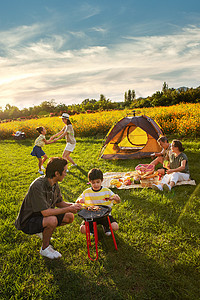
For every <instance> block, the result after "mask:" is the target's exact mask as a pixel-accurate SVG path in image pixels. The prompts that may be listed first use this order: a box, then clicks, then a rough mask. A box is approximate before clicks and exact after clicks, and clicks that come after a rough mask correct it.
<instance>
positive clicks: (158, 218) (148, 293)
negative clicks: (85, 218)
mask: <svg viewBox="0 0 200 300" xmlns="http://www.w3.org/2000/svg"><path fill="white" fill-rule="evenodd" d="M183 144H184V146H185V148H186V150H185V153H186V154H187V155H188V158H189V166H190V171H191V174H192V178H193V179H195V180H196V182H197V186H179V187H175V188H174V189H173V190H172V192H171V193H157V192H155V191H153V190H151V189H131V190H114V191H115V192H117V193H118V194H119V195H120V197H121V199H122V202H121V204H119V205H116V206H114V208H113V212H112V214H113V216H114V217H115V218H116V219H117V220H118V222H119V225H120V230H119V231H118V232H117V233H116V234H115V237H116V241H117V245H118V251H116V250H115V248H114V245H113V242H112V238H109V237H105V235H104V234H103V232H102V230H101V228H99V244H98V249H99V259H98V260H97V261H96V262H92V261H90V260H89V259H88V257H87V248H86V239H85V236H84V235H81V234H80V233H79V226H80V223H81V221H82V220H81V219H80V218H79V217H78V216H76V217H75V221H74V222H73V224H70V225H68V226H65V227H60V228H58V229H57V230H56V231H55V233H54V235H53V237H54V240H53V241H52V244H53V246H54V247H55V249H56V250H58V251H60V252H61V253H62V258H61V259H59V260H48V259H46V258H44V257H41V256H40V254H39V249H40V246H41V241H40V240H39V239H38V238H37V237H36V236H28V235H25V234H23V233H22V232H20V231H17V230H16V229H15V227H14V221H15V218H16V216H17V214H18V211H19V209H20V206H21V203H22V200H23V198H24V195H25V193H26V192H27V189H28V187H29V185H30V183H31V182H32V181H33V180H34V179H35V178H37V177H38V175H39V174H38V173H37V170H38V167H37V160H36V159H35V158H34V157H32V156H31V155H30V152H31V150H32V146H33V141H31V140H25V141H20V142H16V141H13V140H5V141H1V143H0V157H1V161H0V169H1V173H0V193H1V198H0V286H1V289H0V299H59V300H62V299H63V300H64V299H65V300H66V299H67V300H68V299H116V300H117V299H139V300H142V299H159V300H164V299H166V300H169V299H172V300H173V299H181V300H184V299H194V300H198V299H200V293H199V287H200V229H199V228H200V187H199V185H198V183H199V182H200V174H199V169H200V163H199V157H200V140H194V141H192V142H189V141H188V140H184V141H183ZM64 145H65V141H64V140H63V141H60V142H58V143H56V144H52V145H48V146H45V148H44V150H45V152H46V153H47V155H48V156H49V157H51V156H61V154H62V151H63V149H64ZM101 145H102V140H100V139H89V138H88V139H87V138H82V139H77V146H76V148H75V151H74V153H73V154H72V157H73V158H74V160H75V162H77V163H78V165H79V167H78V168H71V169H70V172H69V173H68V174H67V176H66V177H65V180H64V181H63V182H62V183H61V184H60V186H61V190H62V193H63V195H64V198H65V200H67V201H70V202H74V201H75V200H76V198H77V197H78V196H79V194H80V193H81V192H82V191H83V190H84V189H85V188H87V186H88V185H87V172H88V171H89V170H90V169H91V168H93V167H100V168H101V169H102V171H103V172H104V173H105V172H107V171H130V170H134V167H135V166H136V165H137V164H138V163H141V162H142V163H148V162H150V160H149V159H143V160H141V161H139V160H121V161H105V160H98V154H99V150H100V148H101ZM92 254H93V253H92Z"/></svg>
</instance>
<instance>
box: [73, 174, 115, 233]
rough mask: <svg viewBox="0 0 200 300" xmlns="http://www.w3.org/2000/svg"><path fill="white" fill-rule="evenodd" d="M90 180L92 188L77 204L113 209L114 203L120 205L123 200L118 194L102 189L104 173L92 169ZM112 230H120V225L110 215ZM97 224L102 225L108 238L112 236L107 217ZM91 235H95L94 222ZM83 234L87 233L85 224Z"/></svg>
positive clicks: (91, 226) (85, 192) (90, 224)
mask: <svg viewBox="0 0 200 300" xmlns="http://www.w3.org/2000/svg"><path fill="white" fill-rule="evenodd" d="M88 179H89V182H90V184H91V187H90V188H88V189H86V190H85V191H83V193H82V194H81V195H80V197H79V198H78V199H77V200H76V202H77V203H84V204H85V205H86V206H93V205H108V206H110V207H112V205H113V201H114V202H115V203H120V201H121V199H120V197H119V196H118V195H117V194H114V193H113V192H112V191H111V190H110V189H108V188H106V187H102V181H103V173H102V171H101V170H100V169H95V168H94V169H92V170H90V171H89V173H88ZM109 218H110V222H111V226H112V229H113V230H114V231H116V230H118V229H119V225H118V223H117V222H116V220H115V219H114V218H113V217H112V216H111V214H110V215H109ZM96 222H97V224H102V225H103V228H104V232H105V234H106V235H107V236H109V235H111V231H110V228H109V223H108V219H107V217H105V218H100V219H97V220H96ZM89 227H90V233H91V234H93V233H94V230H93V222H92V221H90V222H89ZM80 231H81V233H86V228H85V222H83V224H81V227H80Z"/></svg>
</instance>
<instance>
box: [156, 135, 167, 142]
mask: <svg viewBox="0 0 200 300" xmlns="http://www.w3.org/2000/svg"><path fill="white" fill-rule="evenodd" d="M157 142H162V143H165V142H167V143H168V139H167V137H166V136H161V137H159V139H157Z"/></svg>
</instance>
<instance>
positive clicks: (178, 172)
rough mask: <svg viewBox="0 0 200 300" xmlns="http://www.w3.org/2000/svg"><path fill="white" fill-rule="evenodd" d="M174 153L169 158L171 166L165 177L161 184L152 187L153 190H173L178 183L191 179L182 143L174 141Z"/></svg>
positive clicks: (169, 165)
mask: <svg viewBox="0 0 200 300" xmlns="http://www.w3.org/2000/svg"><path fill="white" fill-rule="evenodd" d="M171 150H172V153H171V154H170V157H169V164H168V165H167V166H166V168H167V171H166V174H165V175H164V177H163V179H162V180H161V183H160V184H158V185H156V184H153V185H152V189H154V190H158V191H162V190H163V189H164V190H167V191H171V189H172V188H173V187H174V186H175V185H176V183H177V182H178V181H185V180H186V181H187V180H189V178H190V173H189V167H188V158H187V156H186V154H185V153H183V151H184V148H183V145H182V143H181V142H180V141H178V140H173V141H172V144H171Z"/></svg>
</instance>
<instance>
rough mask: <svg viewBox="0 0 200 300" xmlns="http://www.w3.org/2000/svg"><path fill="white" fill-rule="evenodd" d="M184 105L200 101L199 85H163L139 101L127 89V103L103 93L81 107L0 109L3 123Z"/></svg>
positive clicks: (45, 105) (52, 104)
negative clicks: (111, 98) (63, 114)
mask: <svg viewBox="0 0 200 300" xmlns="http://www.w3.org/2000/svg"><path fill="white" fill-rule="evenodd" d="M181 102H185V103H197V102H200V86H199V87H197V88H187V87H180V88H178V89H174V88H169V87H168V85H167V83H166V82H164V83H163V87H162V90H161V91H157V92H155V93H154V94H153V95H152V96H148V97H146V98H142V97H139V98H136V94H135V90H128V91H126V92H125V93H124V100H123V101H121V102H114V101H112V100H110V99H106V97H105V96H104V95H103V94H101V95H100V98H99V100H96V99H85V100H83V101H82V102H81V104H72V105H66V104H64V103H60V104H56V102H55V100H51V101H43V102H42V103H41V104H40V105H37V106H33V107H29V108H23V109H21V110H20V109H19V108H18V107H17V106H12V105H10V104H7V105H6V106H5V109H4V110H3V109H2V108H1V107H0V120H6V119H12V120H13V119H18V118H21V119H23V118H32V117H34V116H44V115H51V116H55V115H60V114H61V113H62V112H67V113H68V114H70V115H73V114H78V113H85V112H87V113H91V112H95V111H101V110H113V109H118V110H119V109H125V108H130V109H133V108H142V107H155V106H171V105H174V104H178V103H181Z"/></svg>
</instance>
